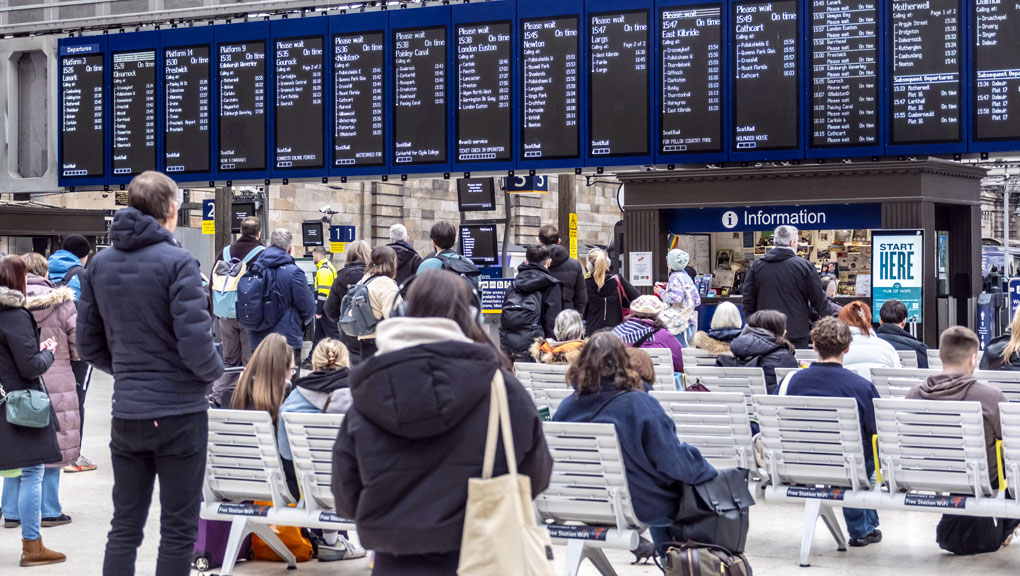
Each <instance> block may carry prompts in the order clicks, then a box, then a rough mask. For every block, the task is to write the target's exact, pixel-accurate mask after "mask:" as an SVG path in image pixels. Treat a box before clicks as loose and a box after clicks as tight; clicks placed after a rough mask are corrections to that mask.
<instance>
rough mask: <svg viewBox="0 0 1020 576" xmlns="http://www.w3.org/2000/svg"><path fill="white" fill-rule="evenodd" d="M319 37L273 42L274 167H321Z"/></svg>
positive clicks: (322, 62)
mask: <svg viewBox="0 0 1020 576" xmlns="http://www.w3.org/2000/svg"><path fill="white" fill-rule="evenodd" d="M324 43H325V41H324V40H323V38H322V37H321V36H313V37H310V38H287V39H282V40H277V41H276V67H275V72H276V75H275V80H276V100H275V102H276V109H275V116H274V118H275V119H276V146H275V147H276V167H277V168H278V169H286V168H319V167H322V166H323V165H325V161H324V157H325V151H324V150H323V147H324V144H323V142H324V138H323V135H324V132H323V131H324V130H325V119H324V118H325V117H324V110H325V108H324V107H323V95H324V93H325V81H326V76H325V73H326V61H325V56H324V54H325V52H324V49H323V44H324Z"/></svg>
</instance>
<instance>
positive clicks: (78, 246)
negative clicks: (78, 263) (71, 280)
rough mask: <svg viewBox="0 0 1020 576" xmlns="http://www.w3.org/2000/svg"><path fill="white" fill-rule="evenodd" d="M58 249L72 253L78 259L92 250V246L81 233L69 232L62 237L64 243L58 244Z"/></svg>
mask: <svg viewBox="0 0 1020 576" xmlns="http://www.w3.org/2000/svg"><path fill="white" fill-rule="evenodd" d="M60 249H61V250H67V251H68V252H70V253H71V254H74V255H75V256H77V257H78V259H79V260H80V259H82V258H84V257H86V256H88V255H89V253H90V252H92V246H91V245H90V244H89V241H88V240H86V239H85V237H84V236H82V235H81V234H71V235H70V236H68V237H67V238H64V243H63V244H61V245H60Z"/></svg>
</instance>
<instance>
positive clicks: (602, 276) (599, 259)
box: [588, 248, 609, 290]
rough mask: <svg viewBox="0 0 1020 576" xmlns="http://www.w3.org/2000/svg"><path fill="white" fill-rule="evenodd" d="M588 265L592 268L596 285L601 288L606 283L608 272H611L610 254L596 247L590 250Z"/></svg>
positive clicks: (592, 275)
mask: <svg viewBox="0 0 1020 576" xmlns="http://www.w3.org/2000/svg"><path fill="white" fill-rule="evenodd" d="M588 265H589V268H591V277H592V278H594V279H595V286H597V287H598V289H599V290H601V289H602V286H603V285H605V283H606V274H607V273H608V272H609V254H606V251H605V250H602V249H601V248H595V249H593V250H592V251H591V252H588Z"/></svg>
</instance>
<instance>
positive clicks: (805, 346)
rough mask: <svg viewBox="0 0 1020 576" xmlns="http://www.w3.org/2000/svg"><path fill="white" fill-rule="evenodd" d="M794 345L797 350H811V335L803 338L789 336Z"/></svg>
mask: <svg viewBox="0 0 1020 576" xmlns="http://www.w3.org/2000/svg"><path fill="white" fill-rule="evenodd" d="M787 340H789V341H790V343H791V344H793V347H794V348H796V349H797V350H810V349H811V337H810V336H805V337H803V338H787Z"/></svg>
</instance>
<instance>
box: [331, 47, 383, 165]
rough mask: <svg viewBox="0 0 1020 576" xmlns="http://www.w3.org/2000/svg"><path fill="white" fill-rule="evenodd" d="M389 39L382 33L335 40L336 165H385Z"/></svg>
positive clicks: (334, 149) (334, 129) (334, 144)
mask: <svg viewBox="0 0 1020 576" xmlns="http://www.w3.org/2000/svg"><path fill="white" fill-rule="evenodd" d="M385 41H386V39H385V37H384V35H383V33H382V32H366V33H364V34H361V33H359V34H338V35H336V36H334V37H333V75H334V78H333V91H334V95H333V96H334V100H333V107H334V118H335V120H334V126H333V165H334V166H337V167H347V168H350V167H355V166H382V165H383V164H384V163H385V162H386V158H385V157H384V155H385V152H384V148H385V124H384V122H385V119H384V118H385V115H386V110H385V107H386V99H385V96H386V85H385V82H386V80H385V77H386V75H385V73H384V70H385V68H386V61H385V57H386V52H385V49H384V46H383V45H384V43H385Z"/></svg>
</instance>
